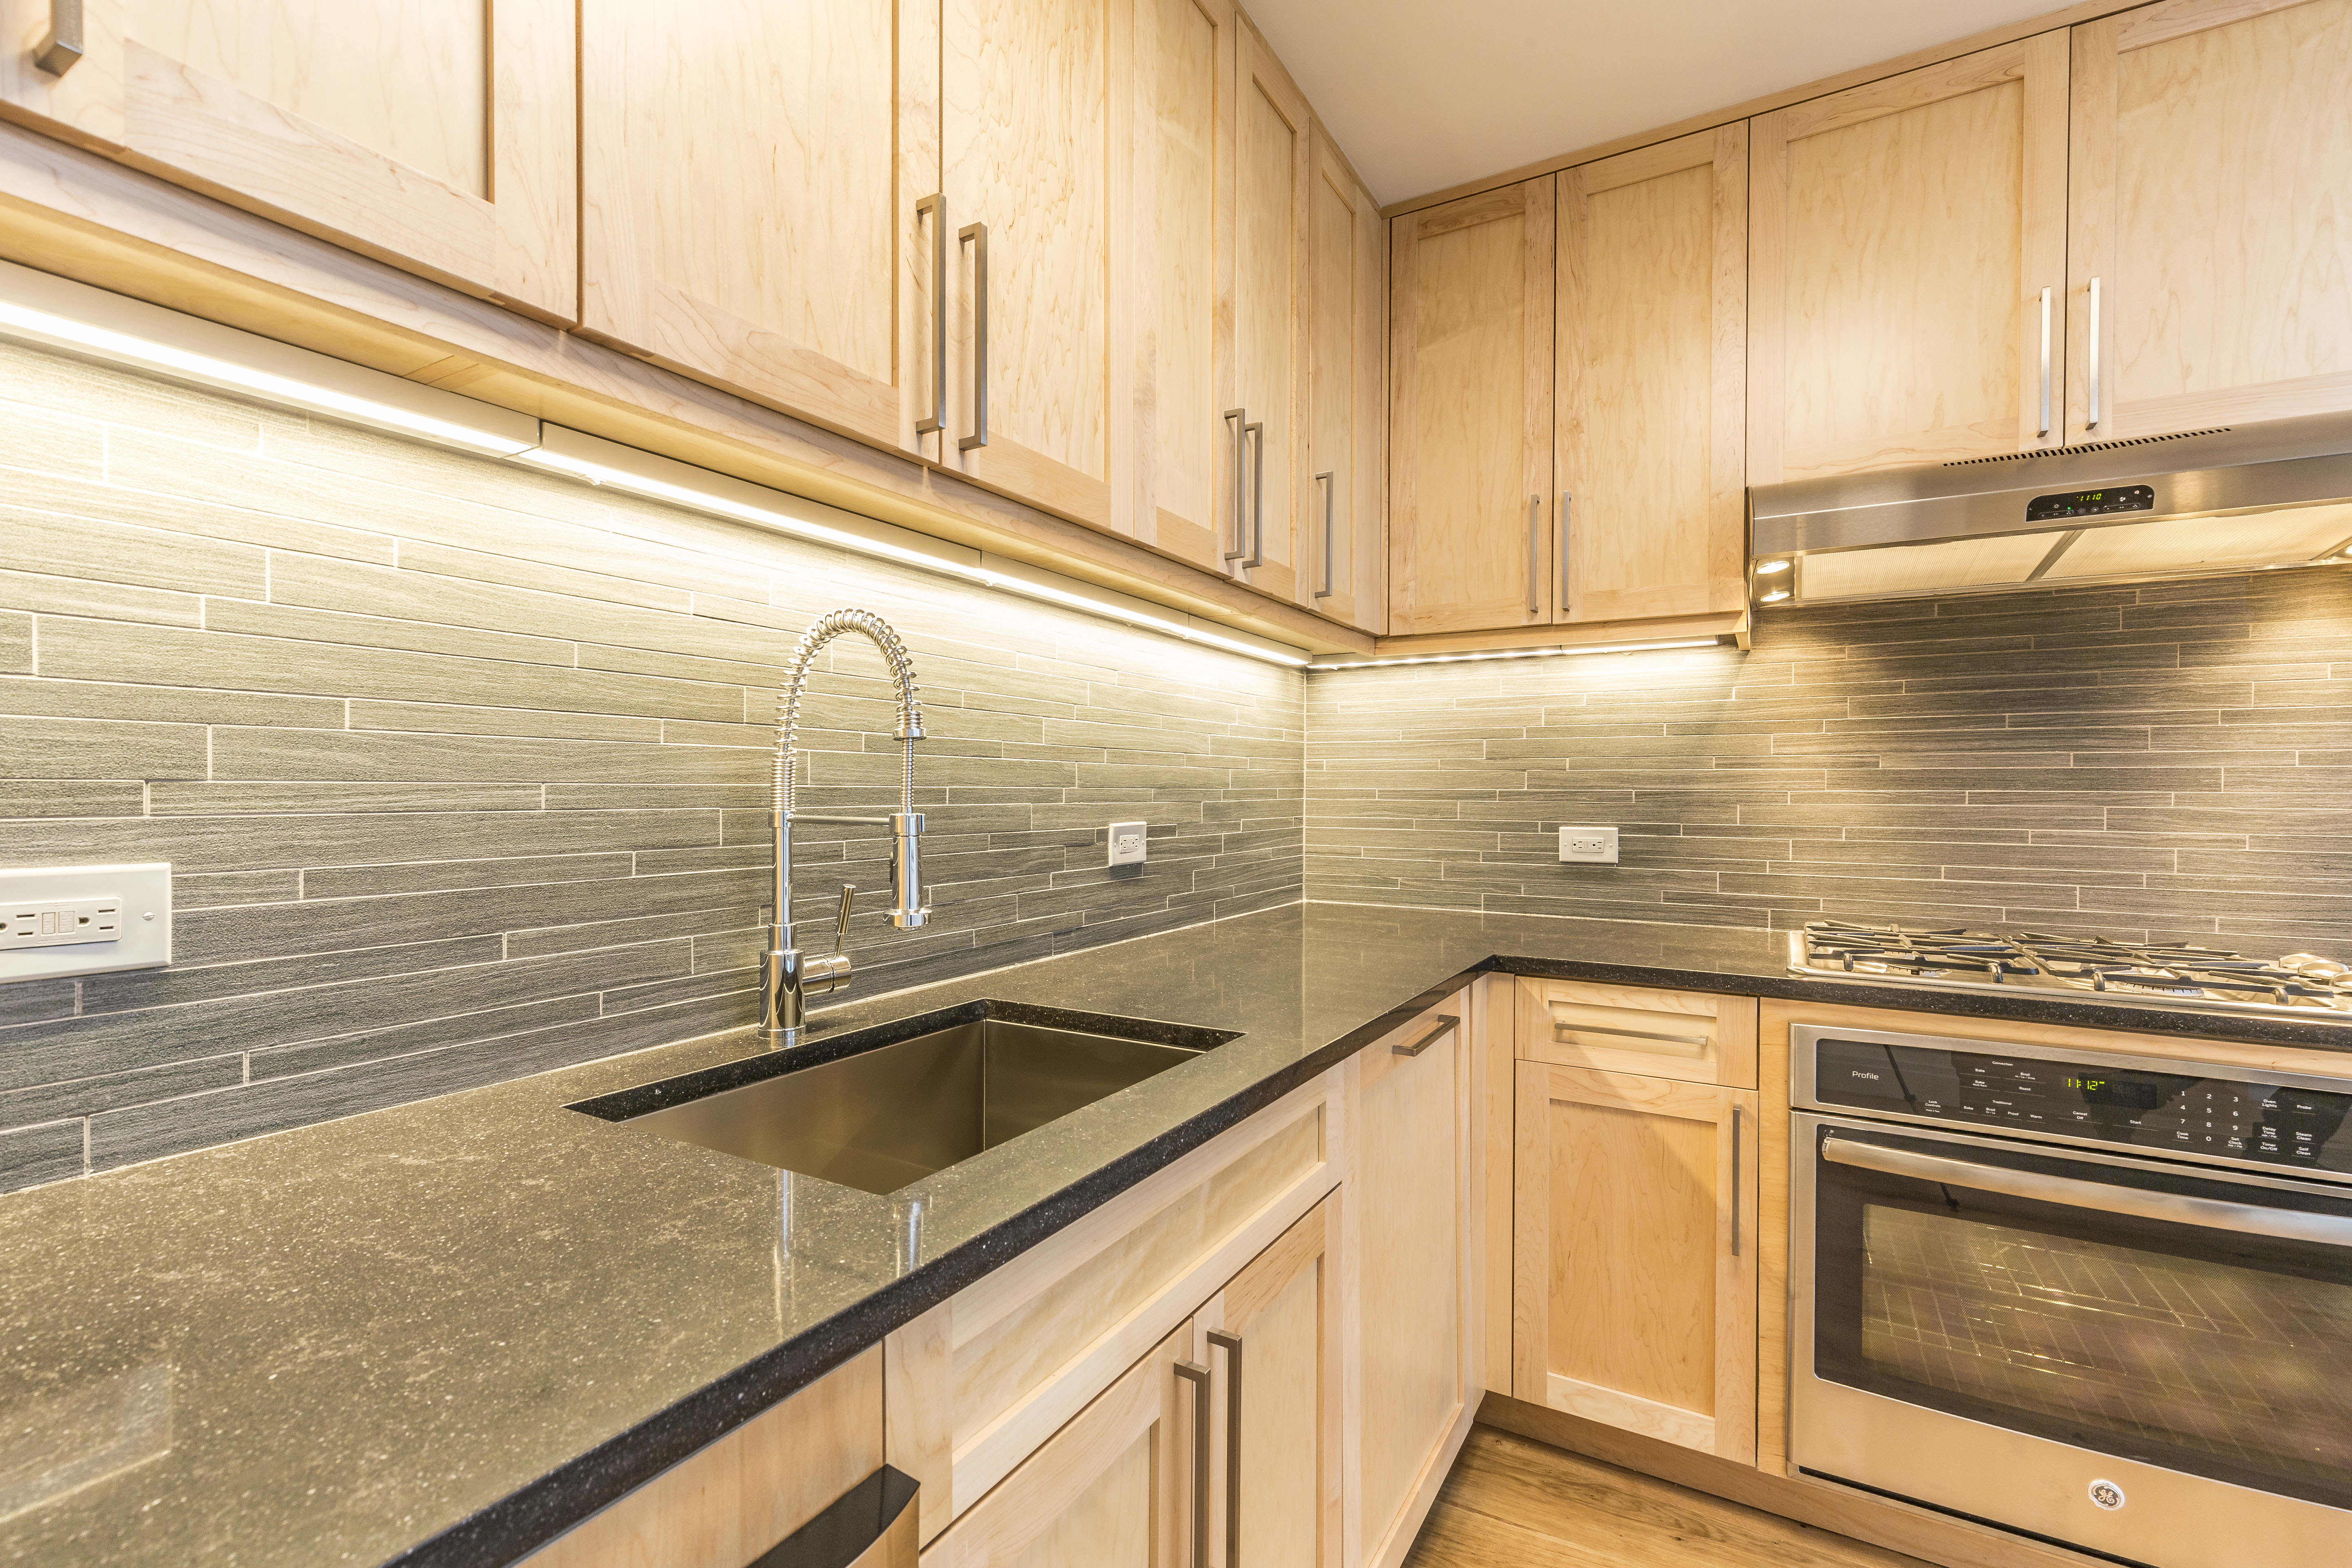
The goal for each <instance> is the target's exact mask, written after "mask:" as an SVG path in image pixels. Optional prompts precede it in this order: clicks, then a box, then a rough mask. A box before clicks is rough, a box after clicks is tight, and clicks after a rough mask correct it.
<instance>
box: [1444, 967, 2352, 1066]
mask: <svg viewBox="0 0 2352 1568" xmlns="http://www.w3.org/2000/svg"><path fill="white" fill-rule="evenodd" d="M1475 969H1477V970H1481V971H1485V972H1486V973H1501V974H1524V975H1527V976H1529V977H1530V978H1533V979H1538V980H1593V981H1600V982H1602V983H1604V984H1619V985H1644V986H1650V987H1654V988H1655V989H1658V990H1665V991H1712V992H1717V993H1719V994H1727V995H1738V996H1765V997H1770V998H1773V999H1774V1000H1777V1001H1784V1002H1822V1003H1832V1004H1836V1005H1843V1006H1848V1007H1884V1008H1888V1009H1891V1010H1895V1011H1899V1012H1906V1013H1947V1014H1950V1015H1951V1016H1955V1017H1967V1018H2004V1019H2011V1020H2013V1021H2015V1022H2018V1023H2021V1024H2063V1025H2069V1026H2073V1027H2075V1028H2081V1029H2120V1030H2128V1031H2134V1032H2137V1033H2139V1034H2144V1035H2194V1036H2198V1037H2202V1038H2205V1039H2221V1040H2244V1041H2249V1042H2253V1043H2257V1044H2262V1045H2273V1046H2301V1047H2306V1048H2309V1049H2313V1050H2323V1051H2352V1018H2347V1020H2346V1021H2345V1022H2344V1023H2341V1024H2321V1023H2305V1022H2304V1021H2302V1020H2301V1019H2297V1018H2281V1017H2277V1016H2272V1015H2268V1014H2262V1013H2196V1012H2186V1011H2182V1010H2180V1009H2178V1008H2172V1007H2166V1006H2162V1005H2148V1004H2146V1003H2139V1002H2105V1001H2099V1000H2096V999H2095V998H2093V997H2091V996H2087V995H2084V996H2079V997H2078V996H2077V995H2076V994H2074V993H2069V992H2063V991H2062V992H2053V991H2032V992H2025V991H2020V992H2015V993H2007V994H2005V993H2001V992H1997V991H1938V990H1935V989H1933V988H1931V987H1928V986H1924V985H1922V986H1916V987H1914V986H1908V985H1877V984H1871V983H1870V982H1868V981H1860V980H1819V979H1815V978H1813V977H1811V976H1810V975H1803V974H1789V973H1781V974H1727V973H1723V972H1721V971H1710V970H1696V969H1669V968H1664V967H1662V966H1656V965H1651V964H1639V963H1592V962H1588V961H1586V960H1583V959H1572V958H1514V957H1510V956H1507V955H1505V954H1499V953H1498V954H1496V956H1495V957H1492V958H1489V959H1487V960H1486V961H1485V962H1484V963H1479V964H1477V965H1475Z"/></svg>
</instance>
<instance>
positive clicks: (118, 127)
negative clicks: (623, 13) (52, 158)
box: [0, 0, 578, 321]
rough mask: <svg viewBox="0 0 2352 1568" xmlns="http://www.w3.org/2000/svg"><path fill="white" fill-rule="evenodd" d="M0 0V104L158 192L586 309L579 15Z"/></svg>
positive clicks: (565, 11) (464, 4)
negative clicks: (46, 66)
mask: <svg viewBox="0 0 2352 1568" xmlns="http://www.w3.org/2000/svg"><path fill="white" fill-rule="evenodd" d="M48 22H49V6H48V5H47V3H46V0H0V37H5V39H6V40H7V44H8V47H6V48H5V49H0V99H5V100H7V101H8V102H9V103H11V104H13V105H14V106H16V108H17V109H18V110H23V111H24V112H26V113H27V114H29V115H32V116H35V117H37V119H39V120H41V121H46V122H47V125H48V128H50V129H54V130H56V131H58V132H60V133H62V134H64V135H66V136H68V137H70V138H71V139H73V140H76V141H79V142H85V143H89V144H94V145H96V146H98V147H100V149H101V150H103V151H106V152H109V153H114V154H116V155H118V156H122V157H125V158H127V159H128V160H129V161H131V162H132V163H137V164H138V165H139V166H140V167H142V168H145V169H148V170H150V171H151V172H153V173H156V174H162V175H163V176H164V177H165V178H168V179H173V180H176V181H179V182H181V183H183V184H191V185H194V186H195V187H196V188H198V189H200V190H203V191H205V192H207V193H209V194H211V195H218V196H221V197H223V198H225V199H226V200H228V201H231V202H234V203H236V205H240V206H244V207H247V208H250V209H252V210H254V211H257V212H260V213H263V214H265V215H266V216H271V217H275V218H278V219H280V220H282V221H285V222H288V223H291V224H293V225H294V226H297V227H299V228H302V229H305V230H308V231H310V232H311V233H314V234H318V235H320V236H322V237H326V238H329V239H332V240H336V241H338V242H339V243H342V244H345V245H349V246H350V247H352V248H354V249H357V250H361V251H363V252H365V253H367V254H369V255H372V256H375V257H378V258H382V259H384V260H387V261H390V262H393V263H394V264H395V265H400V266H404V267H408V268H412V269H414V270H416V271H420V272H423V273H425V274H426V275H428V276H431V277H434V278H437V279H441V280H443V281H446V282H448V283H452V284H454V285H456V286H457V287H458V288H461V289H467V290H468V291H470V292H473V293H478V294H488V295H491V296H494V297H496V298H499V299H501V300H506V301H507V302H509V303H510V304H514V305H516V306H519V307H520V308H522V309H523V310H529V311H530V312H531V313H533V314H535V315H539V316H541V317H544V318H550V319H553V320H557V321H571V320H572V319H573V317H574V314H575V312H576V311H577V309H578V268H577V264H576V259H575V258H576V248H577V247H576V238H575V227H574V225H575V218H576V208H577V193H576V190H575V184H574V170H575V168H576V166H577V159H576V147H577V141H576V139H577V135H578V123H577V120H576V106H577V98H576V94H575V91H574V86H573V76H572V59H573V53H574V51H573V41H574V31H573V19H572V5H571V4H570V3H569V0H500V4H499V5H496V6H495V7H493V6H490V5H485V4H483V3H482V0H414V3H396V0H360V3H357V4H352V3H349V0H87V4H86V5H85V6H84V10H83V28H84V34H83V43H84V54H83V57H82V58H81V59H80V60H79V62H77V63H76V64H75V65H74V66H73V67H72V68H70V69H68V71H67V72H66V73H65V74H64V75H62V76H51V75H49V74H48V73H47V72H46V71H44V70H42V69H41V68H39V67H38V66H37V65H36V64H35V63H34V60H33V55H34V49H35V47H37V43H38V41H39V40H40V38H41V37H43V36H44V35H45V34H46V33H47V28H48Z"/></svg>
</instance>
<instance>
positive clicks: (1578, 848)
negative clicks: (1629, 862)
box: [1559, 827, 1617, 866]
mask: <svg viewBox="0 0 2352 1568" xmlns="http://www.w3.org/2000/svg"><path fill="white" fill-rule="evenodd" d="M1559 858H1561V859H1563V860H1579V861H1583V862H1585V863H1587V864H1592V865H1601V866H1614V865H1615V864H1617V830H1616V829H1615V828H1613V827H1563V828H1561V829H1560V830H1559Z"/></svg>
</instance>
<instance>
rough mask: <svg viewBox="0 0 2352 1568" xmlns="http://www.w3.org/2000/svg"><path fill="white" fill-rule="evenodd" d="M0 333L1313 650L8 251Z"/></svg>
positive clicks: (1136, 620) (1177, 632) (1104, 604)
mask: <svg viewBox="0 0 2352 1568" xmlns="http://www.w3.org/2000/svg"><path fill="white" fill-rule="evenodd" d="M0 336H6V337H11V338H16V339H18V340H20V341H23V342H33V343H37V344H40V345H42V346H44V347H48V348H58V349H64V350H66V351H68V352H69V353H76V354H79V355H82V356H85V357H88V358H94V359H98V360H101V361H104V362H107V363H113V364H118V365H122V366H125V367H127V368H131V369H134V370H141V371H146V372H150V373H152V374H161V375H165V376H169V377H171V378H173V379H174V380H179V381H185V382H193V383H194V384H198V385H202V386H209V387H215V388H218V389H221V390H224V391H228V392H233V393H236V394H239V395H245V396H249V397H257V398H260V399H263V400H264V401H267V402H270V403H275V404H278V405H282V406H285V407H289V408H297V409H300V410H303V411H304V412H306V413H312V414H320V415H324V416H328V417H330V418H333V419H340V420H344V421H348V422H350V423H353V424H357V425H362V426H368V427H370V428H373V429H379V430H385V431H389V432H392V433H394V434H395V435H401V436H408V437H415V438H418V439H421V440H425V441H430V442H433V443H435V444H436V445H440V446H445V447H456V448H457V449H458V450H461V451H467V452H474V453H478V454H482V455H486V456H489V457H496V458H508V459H509V460H511V461H514V462H518V463H522V464H526V465H528V466H530V467H531V468H538V469H541V471H543V472H548V473H552V474H560V475H562V476H564V477H565V478H568V479H579V480H583V481H585V482H586V483H589V484H592V485H596V486H599V487H604V486H610V487H611V488H613V489H621V490H626V491H628V492H629V493H631V494H633V495H639V496H644V497H646V498H647V499H649V500H660V501H666V502H668V503H669V504H671V505H674V506H682V507H686V508H688V509H690V510H696V511H700V512H704V513H707V514H709V515H711V516H715V517H723V518H728V519H730V520H732V521H737V522H745V523H750V524H751V525H753V526H755V527H759V528H767V529H773V530H775V531H778V532H782V533H787V534H791V535H793V536H794V537H797V538H801V539H807V540H811V541H814V542H818V543H822V544H829V545H832V546H834V547H835V548H837V549H841V550H847V551H854V552H856V553H858V554H861V555H869V556H876V557H879V558H880V559H883V560H886V561H895V562H898V563H900V564H902V565H908V566H915V567H919V568H921V569H922V570H925V571H929V572H937V573H941V574H945V575H948V576H951V577H958V578H961V579H962V580H963V581H965V582H968V583H973V584H979V585H981V586H982V587H988V588H996V589H1001V590H1003V592H1005V593H1009V594H1018V595H1023V596H1024V597H1026V598H1032V599H1040V600H1044V601H1045V602H1047V603H1050V604H1055V605H1063V606H1065V607H1066V608H1070V609H1075V610H1080V611H1083V612H1085V613H1087V614H1088V615H1095V616H1104V617H1106V618H1108V619H1110V620H1115V621H1119V622H1123V623H1124V624H1126V625H1128V626H1139V627H1141V628H1143V629H1144V630H1147V631H1152V632H1158V633H1160V635H1162V636H1165V637H1177V638H1180V639H1181V640H1183V641H1185V642H1191V643H1199V644H1201V645H1202V646H1204V647H1214V648H1220V649H1223V651H1225V652H1227V653H1237V654H1241V655H1243V656H1244V657H1246V658H1255V659H1263V660H1265V662H1267V663H1269V664H1278V665H1284V666H1287V667H1289V668H1303V667H1304V666H1305V665H1306V664H1307V651H1306V650H1305V649H1304V648H1298V647H1290V646H1288V645H1286V644H1284V643H1278V642H1276V641H1274V640H1272V639H1271V638H1267V637H1257V636H1255V635H1254V634H1252V633H1249V632H1245V631H1242V630H1240V629H1239V628H1236V627H1232V626H1218V625H1215V624H1214V623H1210V622H1203V621H1201V620H1199V619H1197V618H1196V617H1193V616H1188V615H1185V614H1184V613H1183V612H1181V611H1179V610H1170V609H1167V608H1164V607H1163V606H1160V605H1154V604H1152V603H1150V601H1148V600H1143V599H1137V598H1133V597H1130V596H1129V595H1124V594H1120V593H1118V592H1117V591H1115V590H1112V589H1108V588H1097V587H1096V586H1095V585H1094V584H1089V583H1086V582H1082V581H1080V580H1079V579H1077V578H1075V577H1065V576H1063V575H1061V574H1058V573H1054V572H1048V571H1045V570H1043V569H1041V568H1037V567H1033V566H1029V565H1027V564H1025V563H1020V562H1015V561H1009V560H1005V559H1003V558H1002V557H999V556H995V555H992V554H990V553H989V552H985V551H982V550H976V549H973V548H971V547H970V546H968V545H957V544H950V543H948V542H945V541H941V540H937V539H933V538H930V537H929V535H926V534H921V533H917V532H915V531H912V530H911V529H903V528H898V527H894V526H892V525H891V524H888V523H885V522H879V521H875V520H873V519H870V518H864V517H859V516H857V515H856V514H855V513H851V512H845V511H840V510H836V509H835V508H832V507H825V506H820V505H818V504H816V503H814V502H811V501H806V500H802V499H801V498H800V497H797V496H793V495H791V494H789V493H787V492H785V491H782V490H775V489H768V488H767V487H765V486H762V485H756V484H752V483H750V482H748V481H746V480H742V479H734V478H731V477H730V476H728V475H725V474H719V473H715V472H712V471H710V470H709V469H704V468H695V467H693V466H691V465H689V464H685V463H677V462H673V461H671V460H669V459H667V458H661V457H657V456H656V455H654V454H652V453H649V452H643V451H639V450H637V449H636V448H635V447H625V446H622V445H620V444H618V443H616V442H611V441H605V440H603V439H601V438H599V437H593V436H586V435H583V434H581V433H580V432H578V431H572V430H566V429H564V428H563V427H562V426H554V425H542V424H541V422H540V421H539V420H537V419H534V418H531V417H530V416H528V415H521V414H517V413H514V412H513V411H511V410H509V409H505V408H499V407H497V406H495V405H491V404H487V403H482V402H479V401H478V400H477V399H474V398H470V397H464V396H460V395H457V394H456V393H450V392H444V391H442V390H440V389H439V388H437V387H430V386H424V385H420V384H417V383H415V382H412V381H408V380H406V379H404V378H403V377H401V376H396V375H392V374H386V373H384V372H382V371H376V370H371V369H369V368H367V367H366V366H364V365H356V364H351V363H346V362H344V361H341V360H338V359H334V358H331V356H328V355H325V354H318V353H310V351H309V350H307V349H298V348H293V347H290V346H289V345H288V344H285V343H280V342H273V341H271V340H269V339H267V338H262V337H257V336H256V335H254V334H253V333H250V332H245V331H238V330H237V329H236V328H234V327H225V326H222V325H220V324H219V323H217V322H213V321H203V320H201V319H199V318H197V317H194V316H188V315H184V314H182V313H181V312H179V311H176V310H164V309H163V308H162V307H160V306H155V305H150V304H147V303H145V302H144V301H142V300H132V299H130V298H128V297H126V296H124V295H121V294H113V293H110V292H108V291H107V290H105V289H93V288H91V287H89V286H88V285H87V284H81V283H76V282H73V281H71V280H69V279H63V278H58V277H54V276H52V275H50V274H48V273H46V272H39V271H36V270H34V269H33V268H26V267H18V266H16V265H15V264H13V263H10V262H0Z"/></svg>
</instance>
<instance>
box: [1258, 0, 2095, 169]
mask: <svg viewBox="0 0 2352 1568" xmlns="http://www.w3.org/2000/svg"><path fill="white" fill-rule="evenodd" d="M2053 4H2054V0H1778V3H1773V4H1759V3H1757V0H1646V3H1636V4H1626V3H1625V0H1617V3H1615V4H1602V3H1601V0H1469V3H1468V4H1456V5H1451V6H1449V5H1444V3H1443V0H1440V3H1438V4H1434V5H1433V4H1432V3H1431V0H1246V4H1245V5H1244V8H1245V9H1246V10H1247V11H1248V12H1249V14H1250V16H1251V18H1252V19H1253V20H1255V22H1256V23H1257V25H1258V26H1259V27H1260V28H1261V29H1262V30H1263V31H1264V32H1265V37H1266V41H1267V42H1268V43H1270V44H1272V45H1273V46H1274V51H1275V53H1276V55H1278V56H1280V57H1281V58H1282V62H1283V64H1284V65H1286V66H1287V67H1289V68H1290V72H1291V75H1292V76H1293V77H1295V78H1296V79H1297V82H1298V85H1299V87H1300V89H1303V90H1304V91H1305V92H1306V94H1307V100H1308V101H1309V102H1311V103H1312V104H1314V106H1315V108H1316V110H1317V111H1318V113H1320V114H1321V115H1322V117H1323V119H1324V121H1325V122H1326V123H1327V124H1328V125H1329V126H1330V128H1331V133H1332V135H1333V136H1335V137H1337V138H1338V140H1339V145H1340V147H1341V148H1342V149H1343V150H1344V151H1345V152H1346V153H1347V154H1348V157H1349V161H1350V162H1351V163H1354V164H1355V165H1356V171H1357V173H1359V174H1361V175H1362V176H1363V177H1364V179H1365V180H1366V182H1367V183H1369V184H1370V185H1371V187H1372V194H1373V195H1374V196H1376V197H1378V198H1379V199H1380V200H1381V201H1382V202H1394V201H1402V200H1403V199H1404V198H1406V197H1408V196H1416V195H1423V194H1424V193H1426V192H1430V191H1434V190H1442V189H1444V187H1446V186H1448V185H1454V184H1461V183H1462V182H1464V181H1465V180H1475V179H1479V178H1482V177H1484V176H1486V175H1487V174H1500V173H1502V172H1503V171H1504V170H1507V169H1512V168H1517V166H1519V165H1520V164H1522V163H1538V162H1540V161H1541V160H1543V159H1546V158H1552V157H1557V156H1559V154H1560V153H1572V152H1575V151H1576V150H1577V149H1579V148H1581V147H1590V146H1591V145H1593V144H1594V143H1596V142H1607V141H1610V140H1612V138H1615V137H1618V136H1623V135H1628V134H1631V133H1633V132H1637V131H1647V130H1650V129H1652V128H1654V127H1656V126H1660V125H1670V124H1672V123H1674V122H1675V121H1677V120H1684V119H1687V118H1689V117H1690V116H1692V115H1695V114H1703V113H1706V111H1707V110H1714V109H1724V108H1727V107H1729V106H1730V105H1732V104H1736V103H1741V102H1745V101H1746V100H1748V99H1751V98H1760V97H1762V96H1764V95H1765V94H1767V93H1771V92H1778V91H1780V90H1781V89H1784V88H1791V87H1798V86H1801V85H1803V84H1804V83H1806V82H1809V81H1816V80H1819V79H1821V78H1822V77H1826V76H1834V75H1836V74H1837V73H1838V72H1840V71H1843V70H1851V69H1853V68H1855V67H1857V66H1866V65H1869V64H1871V63H1873V62H1874V61H1877V60H1885V59H1891V58H1894V57H1895V56H1897V55H1902V54H1906V53H1908V52H1910V51H1911V50H1913V49H1917V48H1924V47H1927V46H1928V45H1930V44H1939V43H1944V42H1947V41H1948V40H1950V39H1953V38H1960V37H1967V36H1968V35H1969V34H1970V33H1975V32H1980V31H1982V30H1983V29H1985V28H1987V27H1994V26H2000V25H2001V24H2003V23H2007V22H2015V21H2021V20H2023V19H2024V18H2026V17H2029V16H2039V15H2042V14H2043V13H2045V12H2047V11H2049V10H2050V9H2052V7H2053Z"/></svg>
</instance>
